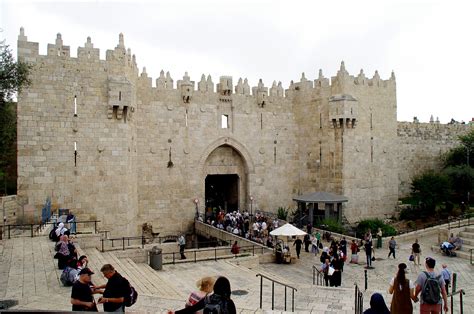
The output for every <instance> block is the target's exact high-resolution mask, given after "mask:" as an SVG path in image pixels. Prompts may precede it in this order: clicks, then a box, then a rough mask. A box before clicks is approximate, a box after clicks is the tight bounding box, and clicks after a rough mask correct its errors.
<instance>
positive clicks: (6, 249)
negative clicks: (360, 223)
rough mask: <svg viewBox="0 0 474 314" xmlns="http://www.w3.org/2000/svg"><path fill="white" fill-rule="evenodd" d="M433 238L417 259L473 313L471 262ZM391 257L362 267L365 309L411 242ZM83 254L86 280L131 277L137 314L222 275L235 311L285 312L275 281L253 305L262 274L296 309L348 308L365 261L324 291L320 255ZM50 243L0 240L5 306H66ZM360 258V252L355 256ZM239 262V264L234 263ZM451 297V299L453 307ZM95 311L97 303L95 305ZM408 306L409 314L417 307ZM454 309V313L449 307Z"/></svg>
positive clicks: (170, 304)
mask: <svg viewBox="0 0 474 314" xmlns="http://www.w3.org/2000/svg"><path fill="white" fill-rule="evenodd" d="M436 242H437V239H436V237H420V243H421V246H422V250H423V252H422V257H423V258H424V257H426V256H432V257H434V258H435V259H436V260H437V265H436V268H437V270H439V269H440V267H441V264H442V263H447V264H448V266H449V269H450V270H451V271H453V272H456V273H457V274H458V283H457V287H458V289H459V288H463V289H465V290H466V295H465V298H464V311H465V313H474V287H473V286H472V284H471V283H472V282H473V280H474V271H473V266H471V265H470V264H469V260H465V259H459V258H448V257H445V256H441V255H440V254H439V253H434V252H432V251H431V250H430V247H431V246H432V245H433V244H435V243H436ZM399 245H400V248H399V249H398V250H397V259H396V260H393V259H392V258H391V259H387V254H388V250H386V249H382V250H378V251H376V253H375V256H376V258H377V260H376V261H375V262H374V269H370V270H368V290H367V291H366V292H364V309H365V308H367V307H368V305H369V300H370V295H371V294H372V293H373V292H374V291H377V292H380V293H382V294H383V295H384V297H385V300H386V301H387V304H389V302H390V300H391V297H390V295H388V293H387V290H388V283H389V281H390V278H391V277H392V276H394V275H395V272H396V269H397V265H398V263H400V262H407V260H408V256H409V254H410V247H411V242H404V243H399ZM81 253H85V254H86V255H88V256H89V258H90V261H91V262H90V267H91V268H92V269H93V270H94V271H95V275H93V282H94V283H96V284H102V283H104V282H105V279H104V278H103V277H102V275H101V274H100V272H99V269H100V267H101V265H102V264H103V263H112V264H113V265H114V266H116V268H117V270H118V271H119V272H120V273H122V274H123V275H125V276H126V277H127V278H129V279H130V281H131V283H132V284H133V285H134V286H135V288H136V289H137V290H138V292H139V294H140V295H139V299H138V301H137V303H136V304H135V305H134V306H133V307H132V308H130V309H129V310H130V311H133V312H137V313H163V312H166V311H167V309H179V308H181V307H182V306H184V300H185V299H186V297H187V295H188V293H189V292H190V291H191V290H194V289H195V287H194V283H195V282H196V280H198V279H199V278H201V277H203V276H209V275H214V276H217V275H224V276H226V277H228V278H229V279H230V281H231V284H232V289H233V290H241V292H242V295H235V296H233V300H234V301H235V303H236V306H237V308H238V311H239V312H240V313H262V312H284V300H285V297H284V289H283V288H282V287H280V286H275V294H276V296H275V311H271V284H270V283H269V282H268V281H266V280H264V298H263V308H264V311H262V310H259V291H260V278H259V277H257V276H256V274H257V273H262V274H264V275H266V276H269V277H272V278H274V279H276V280H278V281H280V282H284V283H286V284H288V285H291V286H294V287H295V288H297V289H298V291H297V292H296V293H295V307H296V312H299V313H310V312H311V313H354V283H357V284H358V285H359V287H361V289H363V288H364V265H352V264H347V263H346V265H345V266H344V272H343V279H342V287H341V288H326V287H320V286H313V285H312V265H318V266H319V257H318V258H315V257H314V255H312V254H310V253H306V252H302V255H301V258H300V259H299V260H296V261H295V263H293V264H290V265H288V264H283V265H282V264H261V265H259V266H257V267H256V268H253V269H249V268H247V267H244V266H243V263H241V261H244V259H245V258H242V259H240V258H237V259H227V260H220V261H217V262H215V261H207V262H199V263H182V264H176V265H164V266H163V270H162V271H153V270H152V269H151V268H150V267H149V266H148V265H146V264H136V263H134V262H133V261H131V260H130V259H121V260H119V259H117V258H116V257H115V255H114V254H113V253H111V252H107V253H100V252H99V251H97V250H96V249H87V250H81ZM53 255H54V252H53V243H52V242H50V241H49V240H48V239H47V238H46V237H35V238H28V237H21V238H14V239H10V240H3V241H0V299H1V300H15V301H16V302H18V305H17V306H15V307H14V308H12V309H28V310H70V309H71V305H70V303H69V300H70V290H71V288H68V287H63V286H62V285H61V283H60V281H59V276H60V270H58V269H57V267H56V266H57V265H56V260H54V259H53V258H52V256H53ZM359 255H360V258H359V260H360V261H363V260H365V253H363V252H361V253H359ZM241 264H242V265H241ZM407 264H409V273H408V277H409V278H410V279H413V280H414V279H415V278H416V276H417V274H418V273H419V272H420V268H419V267H415V266H414V265H413V264H412V263H408V262H407ZM457 300H458V299H456V301H455V304H457V302H458V301H457ZM99 309H100V310H102V308H101V306H100V307H99ZM418 309H419V307H418V304H415V312H418ZM287 311H291V290H288V292H287ZM454 313H457V311H454Z"/></svg>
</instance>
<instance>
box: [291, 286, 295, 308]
mask: <svg viewBox="0 0 474 314" xmlns="http://www.w3.org/2000/svg"><path fill="white" fill-rule="evenodd" d="M291 291H292V295H291V311H292V312H294V311H295V289H292V290H291Z"/></svg>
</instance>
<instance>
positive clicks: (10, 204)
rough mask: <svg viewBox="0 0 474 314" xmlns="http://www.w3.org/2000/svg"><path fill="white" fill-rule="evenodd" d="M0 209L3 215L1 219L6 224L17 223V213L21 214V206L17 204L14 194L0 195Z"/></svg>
mask: <svg viewBox="0 0 474 314" xmlns="http://www.w3.org/2000/svg"><path fill="white" fill-rule="evenodd" d="M0 209H1V211H2V217H3V220H2V221H3V222H4V223H5V224H6V225H14V224H16V223H17V215H18V214H20V215H21V206H20V204H18V200H17V196H16V195H10V196H2V197H0Z"/></svg>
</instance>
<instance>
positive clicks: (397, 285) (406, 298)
mask: <svg viewBox="0 0 474 314" xmlns="http://www.w3.org/2000/svg"><path fill="white" fill-rule="evenodd" d="M406 269H407V264H405V263H401V264H398V271H397V275H396V276H395V277H394V278H392V280H391V281H390V287H389V289H388V292H389V293H390V294H393V298H392V304H391V306H390V313H392V314H410V313H413V304H412V303H411V300H413V301H415V302H416V301H417V299H416V298H415V285H414V283H413V282H412V281H411V280H409V279H407V278H406V276H405V273H406Z"/></svg>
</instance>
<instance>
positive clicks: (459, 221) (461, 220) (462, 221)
mask: <svg viewBox="0 0 474 314" xmlns="http://www.w3.org/2000/svg"><path fill="white" fill-rule="evenodd" d="M472 217H473V214H471V213H469V214H464V215H461V216H459V217H452V218H448V229H451V228H461V227H466V226H470V225H471V224H472V223H473V222H474V220H473V219H471V218H472ZM466 219H467V221H466Z"/></svg>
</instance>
